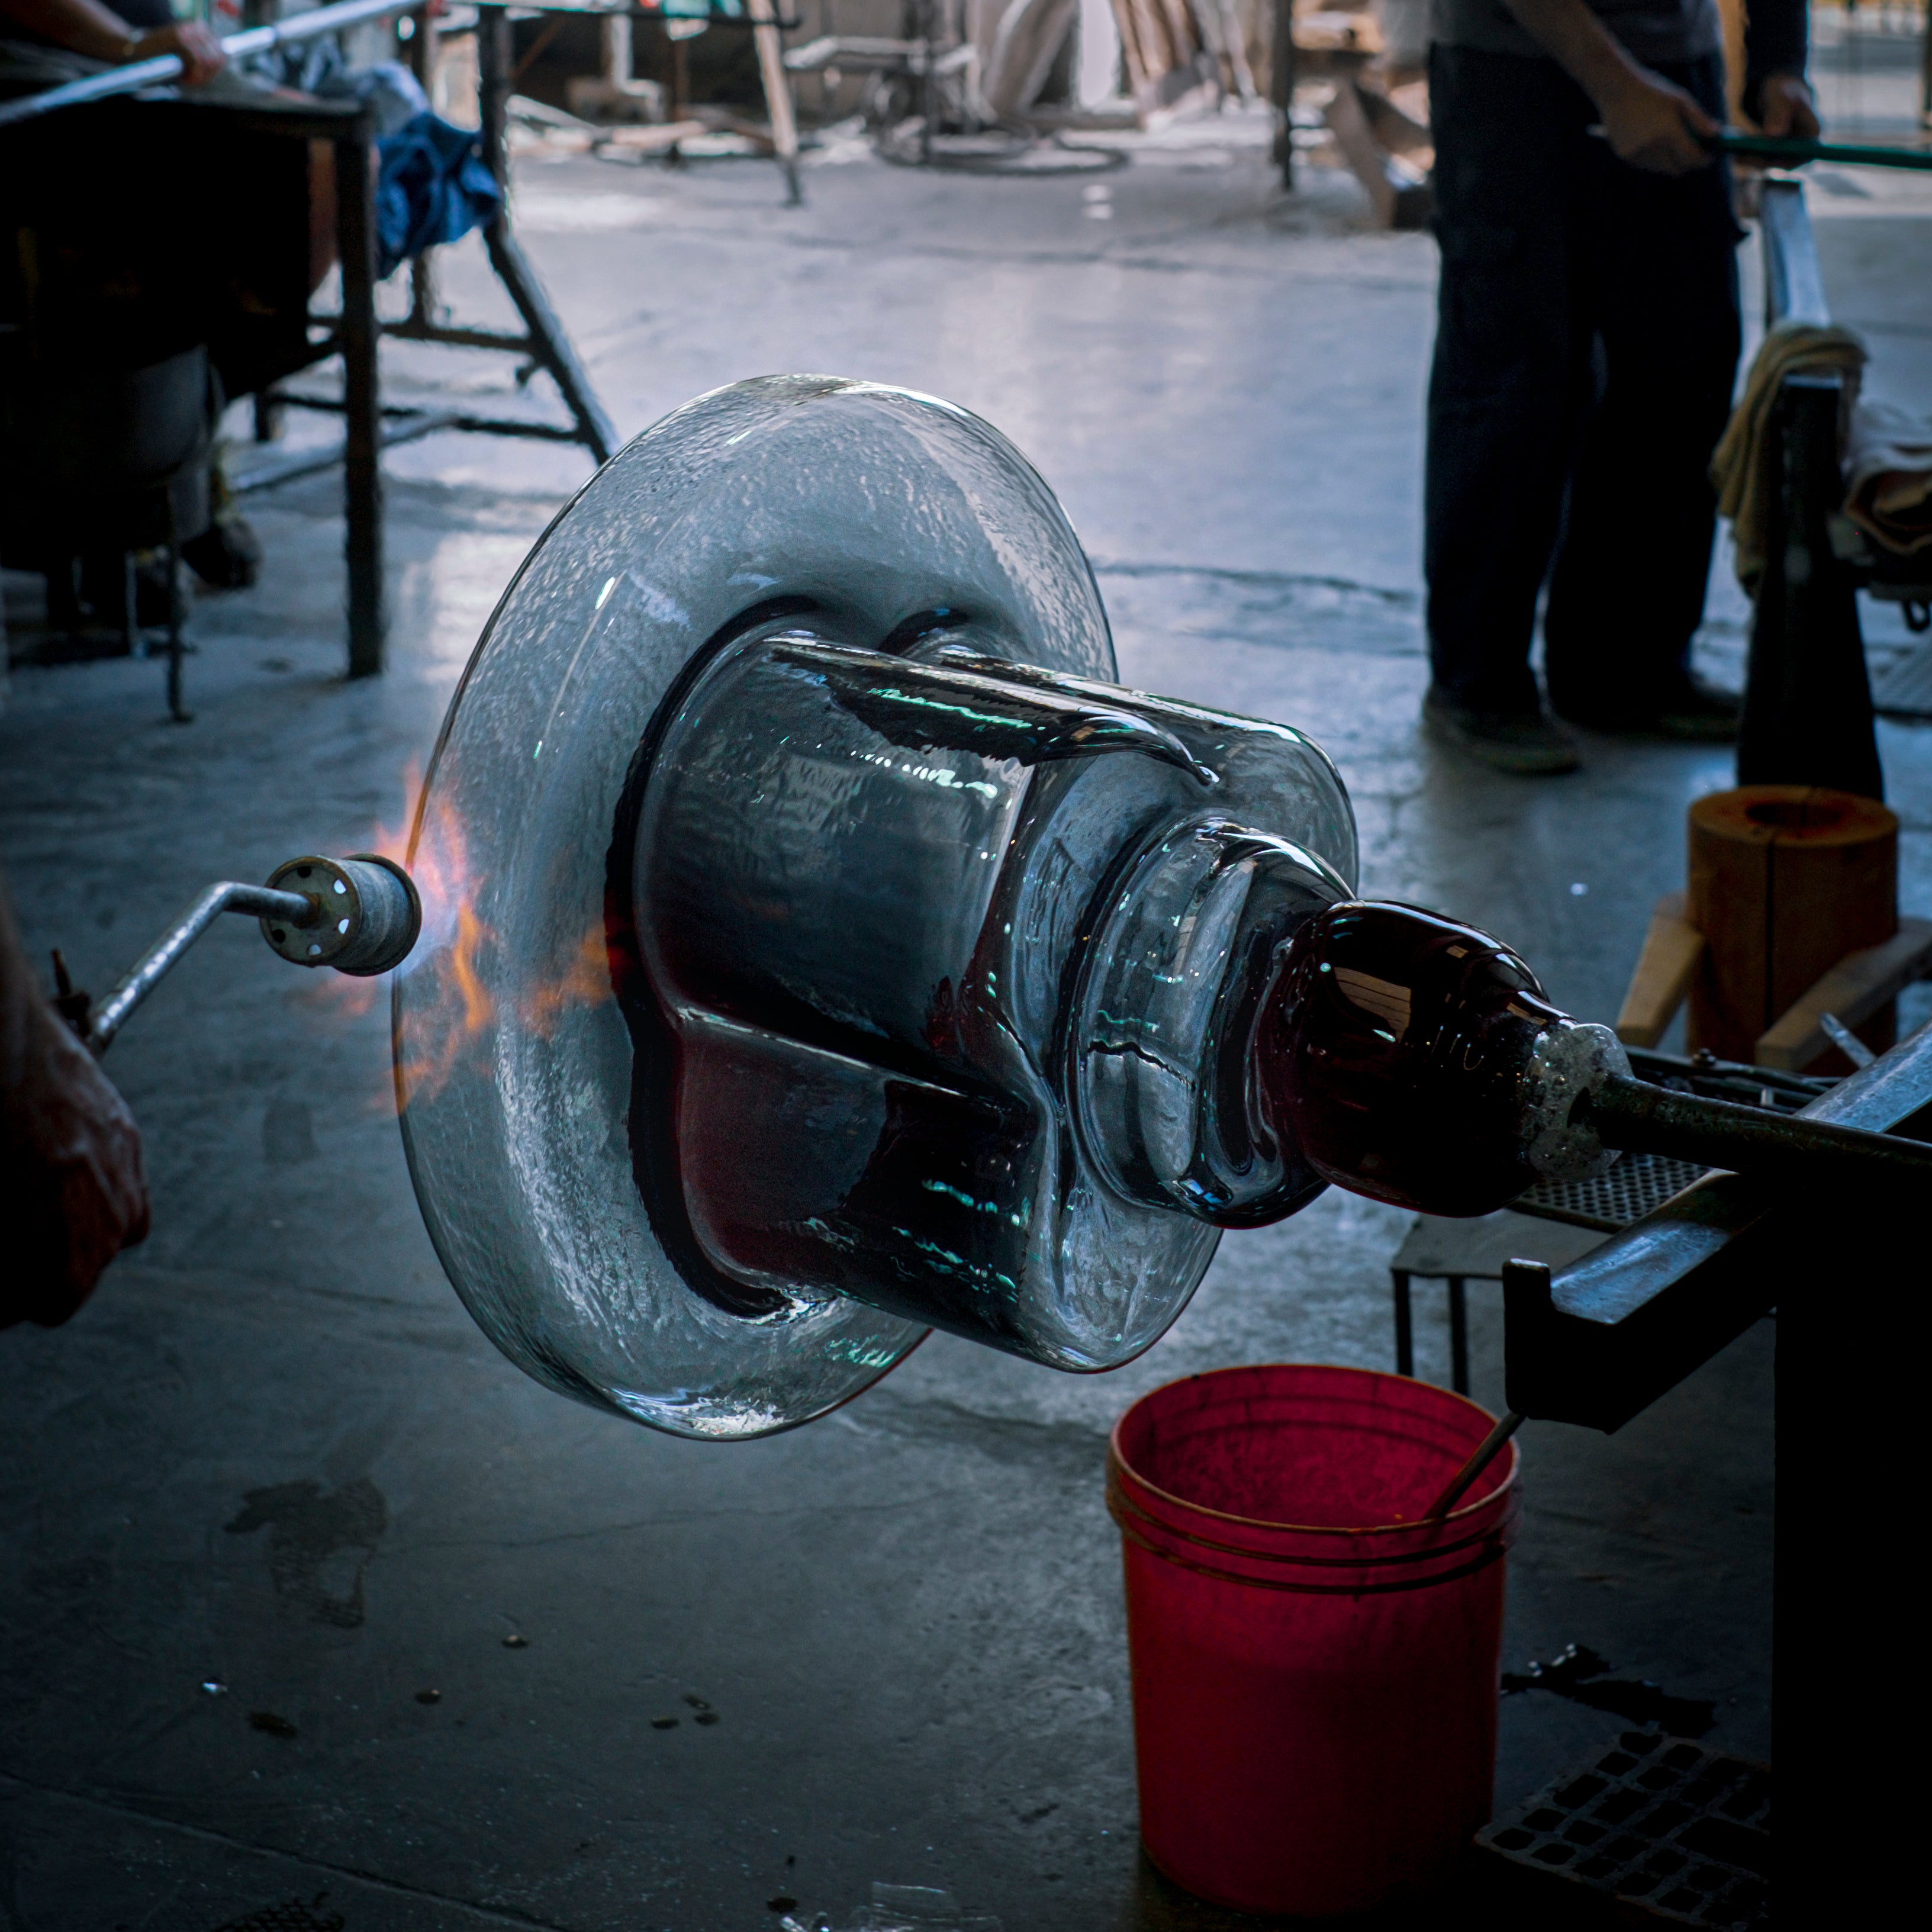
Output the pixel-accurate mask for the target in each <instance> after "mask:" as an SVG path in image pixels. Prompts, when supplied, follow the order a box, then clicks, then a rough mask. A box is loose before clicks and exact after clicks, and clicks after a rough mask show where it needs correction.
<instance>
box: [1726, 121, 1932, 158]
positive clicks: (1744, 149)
mask: <svg viewBox="0 0 1932 1932" xmlns="http://www.w3.org/2000/svg"><path fill="white" fill-rule="evenodd" d="M1706 145H1707V146H1709V147H1713V148H1717V149H1718V150H1719V151H1721V153H1724V154H1742V155H1745V156H1746V157H1748V158H1749V159H1751V160H1759V161H1776V162H1778V163H1781V165H1782V166H1785V167H1787V168H1800V167H1802V166H1804V165H1805V163H1806V162H1807V161H1840V162H1843V163H1845V164H1846V165H1847V166H1853V167H1861V168H1932V154H1928V153H1927V151H1925V150H1924V148H1873V147H1867V146H1864V145H1857V146H1855V145H1852V143H1851V142H1848V141H1800V140H1796V139H1791V138H1790V137H1788V136H1784V135H1781V134H1752V133H1747V132H1746V131H1745V130H1744V129H1742V128H1741V127H1721V128H1720V129H1719V130H1718V132H1717V133H1715V134H1713V135H1712V136H1709V139H1707V140H1706Z"/></svg>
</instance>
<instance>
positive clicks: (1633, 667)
mask: <svg viewBox="0 0 1932 1932" xmlns="http://www.w3.org/2000/svg"><path fill="white" fill-rule="evenodd" d="M1670 77H1671V78H1672V79H1673V80H1677V81H1679V83H1681V84H1682V85H1684V86H1688V87H1689V88H1690V89H1691V91H1692V92H1694V93H1696V94H1697V95H1698V96H1699V98H1700V99H1701V100H1703V103H1704V105H1705V106H1706V107H1707V108H1708V109H1709V110H1710V111H1711V112H1712V113H1714V114H1715V115H1718V116H1719V117H1720V118H1721V117H1722V114H1723V111H1724V110H1723V101H1724V89H1723V74H1722V68H1721V65H1720V64H1719V62H1718V61H1717V60H1716V58H1715V57H1714V58H1712V59H1710V60H1708V61H1700V62H1696V63H1694V64H1693V65H1691V67H1689V68H1682V69H1677V70H1673V71H1671V74H1670ZM1598 145H1599V146H1601V143H1599V144H1598ZM1591 159H1592V166H1591V168H1590V169H1589V176H1588V181H1589V195H1590V208H1591V221H1592V239H1591V245H1590V248H1589V254H1588V260H1587V271H1588V275H1589V290H1590V301H1591V307H1592V312H1593V314H1594V316H1595V322H1596V326H1597V328H1598V330H1599V332H1601V338H1602V341H1603V346H1604V375H1605V380H1604V388H1603V392H1602V395H1601V398H1600V399H1599V401H1598V407H1597V408H1596V410H1595V412H1594V413H1593V415H1592V418H1591V419H1590V423H1589V428H1588V430H1587V431H1586V436H1585V440H1584V444H1583V451H1582V453H1581V455H1580V458H1579V460H1578V463H1577V469H1576V472H1575V474H1574V477H1573V478H1572V479H1571V490H1570V501H1569V507H1568V514H1567V516H1566V517H1565V527H1564V533H1563V538H1562V547H1561V548H1560V550H1559V554H1558V556H1557V560H1556V568H1555V570H1554V571H1553V574H1552V576H1551V580H1550V600H1549V605H1548V608H1547V611H1546V613H1545V615H1544V643H1545V646H1546V652H1547V659H1546V672H1547V680H1548V684H1549V688H1550V702H1551V703H1552V704H1553V706H1555V708H1556V709H1557V710H1558V711H1559V712H1562V714H1563V715H1565V717H1567V718H1573V719H1574V720H1575V721H1577V722H1579V723H1586V724H1599V725H1603V726H1606V727H1610V728H1613V729H1614V728H1618V727H1647V726H1652V725H1655V724H1658V723H1660V722H1665V723H1668V721H1669V720H1670V719H1671V718H1673V717H1681V718H1685V719H1686V720H1687V721H1691V722H1694V718H1692V717H1691V714H1694V713H1696V712H1698V711H1699V709H1700V706H1699V705H1698V704H1697V701H1696V700H1695V698H1694V693H1693V688H1692V686H1691V679H1690V673H1689V664H1690V649H1691V637H1692V635H1693V634H1694V632H1695V631H1696V630H1697V626H1698V625H1699V624H1700V622H1702V621H1703V613H1704V592H1705V586H1706V583H1707V581H1708V580H1709V575H1710V566H1711V540H1712V533H1713V531H1714V529H1715V523H1716V511H1717V499H1716V496H1715V492H1714V491H1713V490H1712V487H1711V481H1710V476H1709V469H1710V462H1711V452H1712V449H1714V448H1715V446H1716V444H1717V441H1718V437H1720V436H1721V435H1722V434H1723V433H1724V423H1725V419H1726V418H1727V416H1728V415H1729V413H1730V403H1731V390H1732V386H1733V382H1734V381H1735V380H1736V374H1737V360H1738V344H1739V314H1738V291H1737V260H1736V239H1737V228H1736V223H1735V221H1734V220H1733V217H1732V213H1731V202H1730V181H1729V178H1728V175H1727V172H1726V171H1725V170H1724V168H1723V167H1722V166H1721V165H1713V166H1711V167H1709V168H1706V169H1702V170H1700V172H1698V173H1697V174H1694V175H1685V176H1682V177H1679V178H1674V179H1673V178H1671V177H1669V176H1667V175H1651V174H1645V173H1643V172H1640V171H1639V170H1638V169H1634V168H1630V167H1626V166H1624V165H1623V164H1622V163H1620V162H1619V161H1618V160H1616V157H1614V156H1613V154H1611V153H1610V151H1609V150H1608V148H1603V150H1602V151H1601V153H1600V154H1594V155H1592V157H1591ZM1705 708H1707V709H1708V707H1705ZM1706 722H1707V723H1709V724H1716V725H1718V727H1719V728H1721V721H1718V720H1707V721H1706Z"/></svg>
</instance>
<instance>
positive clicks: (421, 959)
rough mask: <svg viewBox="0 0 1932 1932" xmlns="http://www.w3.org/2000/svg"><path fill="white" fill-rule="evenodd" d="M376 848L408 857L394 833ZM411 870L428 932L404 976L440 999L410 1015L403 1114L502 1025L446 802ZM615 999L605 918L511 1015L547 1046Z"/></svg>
mask: <svg viewBox="0 0 1932 1932" xmlns="http://www.w3.org/2000/svg"><path fill="white" fill-rule="evenodd" d="M413 776H414V775H413V774H412V778H413ZM412 788H413V789H414V785H413V786H412ZM376 849H377V850H381V851H383V852H384V853H386V854H389V853H395V855H397V856H401V855H402V854H403V853H404V850H405V848H404V844H403V841H402V840H401V837H400V836H399V835H389V834H386V835H385V842H384V843H383V844H382V845H380V846H379V847H377V848H376ZM410 871H411V876H412V877H413V878H414V879H415V880H416V890H417V892H419V894H420V895H421V896H422V904H423V932H422V939H421V940H420V941H418V950H417V956H416V959H413V961H411V962H407V963H406V964H405V965H404V966H403V968H401V971H403V972H404V974H413V973H415V972H417V971H422V972H425V973H428V974H434V979H435V983H436V984H437V995H436V997H435V998H434V1001H432V1002H431V1003H429V1004H425V1005H417V1004H411V1005H410V1008H409V1020H408V1026H407V1034H406V1036H405V1038H404V1041H403V1043H402V1045H403V1049H404V1052H403V1057H402V1058H401V1059H400V1060H399V1061H398V1066H397V1069H396V1103H397V1106H398V1108H399V1109H401V1108H407V1107H409V1106H413V1105H414V1104H415V1103H416V1102H417V1101H419V1100H422V1101H427V1100H433V1099H434V1097H436V1095H437V1094H439V1093H440V1091H442V1090H443V1088H444V1087H445V1086H446V1085H448V1083H449V1081H450V1079H452V1077H453V1076H455V1074H456V1073H457V1072H458V1070H459V1069H460V1068H461V1067H463V1065H464V1064H465V1063H466V1060H467V1058H468V1056H469V1055H472V1054H473V1053H478V1052H484V1051H487V1040H486V1036H487V1034H489V1032H490V1030H491V1029H492V1028H493V1027H494V1026H496V1025H497V1023H498V1021H499V994H500V992H501V990H502V989H501V985H500V983H499V982H498V981H496V978H495V975H494V973H493V956H494V954H495V951H496V943H497V935H496V932H494V931H493V929H492V928H491V926H490V923H489V922H488V921H487V919H484V917H483V916H481V913H479V912H478V910H477V901H478V898H480V897H481V890H480V888H481V883H482V878H481V874H480V872H479V871H478V869H477V868H475V866H474V865H472V862H471V860H470V858H469V841H468V839H467V837H466V829H465V827H464V826H463V822H462V820H461V819H460V817H459V816H458V814H457V812H456V811H455V808H453V806H452V805H451V803H450V802H449V799H448V797H447V796H446V795H432V796H431V797H430V798H429V799H428V800H427V801H426V802H425V806H424V808H423V811H422V824H421V827H420V829H419V834H418V836H417V838H416V848H415V855H414V863H413V865H412V866H411V868H410ZM611 997H612V995H611V987H610V965H609V961H608V958H607V954H606V952H605V948H604V929H603V923H602V921H601V919H598V921H597V922H595V923H594V924H593V925H592V927H591V928H590V929H589V931H588V932H586V933H585V934H584V935H583V938H582V939H581V940H580V941H579V943H578V944H577V947H576V948H575V949H574V951H572V953H571V954H570V955H569V956H568V959H567V960H566V961H565V963H564V965H562V968H560V970H559V971H558V972H557V973H556V974H555V975H554V976H553V977H551V978H550V979H548V980H544V981H542V982H541V983H538V984H537V985H536V986H533V987H532V988H530V989H528V990H527V991H525V992H523V993H522V994H521V995H520V997H519V998H517V1000H516V1001H515V1003H514V1007H513V1008H512V1009H511V1011H512V1013H513V1014H514V1024H515V1025H517V1026H519V1027H520V1028H523V1030H524V1031H527V1032H529V1033H532V1034H535V1035H537V1036H538V1037H539V1038H540V1039H543V1040H551V1039H553V1038H554V1037H556V1030H557V1028H558V1027H559V1025H560V1024H561V1023H562V1019H563V1017H564V1016H565V1014H566V1013H570V1012H572V1011H574V1010H580V1009H582V1008H584V1007H593V1006H598V1005H601V1004H602V1003H603V1002H604V1001H606V1000H608V999H609V998H611Z"/></svg>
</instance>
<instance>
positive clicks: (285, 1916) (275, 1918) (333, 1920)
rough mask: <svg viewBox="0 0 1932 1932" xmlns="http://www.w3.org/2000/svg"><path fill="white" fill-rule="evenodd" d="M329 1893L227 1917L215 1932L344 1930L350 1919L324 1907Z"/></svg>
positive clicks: (325, 1931)
mask: <svg viewBox="0 0 1932 1932" xmlns="http://www.w3.org/2000/svg"><path fill="white" fill-rule="evenodd" d="M328 1896H329V1894H328V1893H327V1892H326V1891H325V1892H321V1893H319V1894H317V1896H316V1897H314V1899H312V1900H311V1901H310V1902H309V1903H308V1904H306V1905H305V1904H304V1903H302V1900H300V1899H299V1898H291V1899H287V1900H284V1901H283V1903H281V1904H280V1905H265V1906H263V1907H262V1909H260V1911H259V1912H250V1913H249V1914H248V1915H247V1916H246V1917H245V1918H230V1919H229V1920H227V1921H226V1922H225V1923H224V1924H220V1925H217V1927H215V1928H214V1932H342V1928H343V1927H344V1925H346V1924H347V1923H348V1921H347V1920H346V1919H345V1918H344V1917H343V1915H342V1914H341V1912H323V1911H321V1910H320V1906H321V1905H322V1903H323V1900H325V1899H326V1898H327V1897H328Z"/></svg>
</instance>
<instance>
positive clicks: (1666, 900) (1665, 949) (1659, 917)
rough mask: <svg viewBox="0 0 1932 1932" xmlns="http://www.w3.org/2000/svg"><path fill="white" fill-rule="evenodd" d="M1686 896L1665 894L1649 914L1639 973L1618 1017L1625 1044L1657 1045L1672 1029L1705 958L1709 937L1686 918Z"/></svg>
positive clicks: (1638, 956)
mask: <svg viewBox="0 0 1932 1932" xmlns="http://www.w3.org/2000/svg"><path fill="white" fill-rule="evenodd" d="M1684 904H1685V898H1684V895H1683V894H1682V892H1666V893H1665V894H1664V896H1663V898H1661V899H1659V900H1658V902H1657V905H1656V909H1655V910H1654V911H1653V912H1652V913H1651V915H1650V930H1649V932H1646V934H1645V935H1644V936H1643V951H1642V952H1641V953H1639V954H1638V955H1637V970H1636V971H1634V973H1632V974H1631V982H1630V986H1629V988H1628V990H1627V991H1626V992H1625V995H1624V1004H1623V1010H1622V1012H1621V1013H1619V1014H1618V1015H1617V1037H1618V1039H1619V1040H1622V1042H1623V1043H1624V1044H1625V1046H1655V1045H1656V1044H1657V1043H1658V1041H1659V1040H1661V1039H1662V1038H1663V1037H1664V1034H1665V1033H1666V1032H1667V1031H1669V1029H1670V1022H1672V1021H1673V1019H1676V1017H1677V1010H1678V1008H1679V1007H1681V1006H1682V1004H1684V996H1685V994H1687V993H1688V992H1689V991H1690V990H1691V979H1692V977H1693V976H1694V974H1696V972H1697V964H1698V962H1699V961H1700V960H1701V959H1703V956H1704V935H1703V934H1702V933H1701V932H1699V931H1698V930H1697V928H1696V927H1695V926H1693V925H1692V924H1691V922H1690V921H1689V920H1688V919H1686V918H1685V916H1684Z"/></svg>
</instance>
